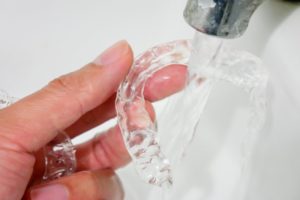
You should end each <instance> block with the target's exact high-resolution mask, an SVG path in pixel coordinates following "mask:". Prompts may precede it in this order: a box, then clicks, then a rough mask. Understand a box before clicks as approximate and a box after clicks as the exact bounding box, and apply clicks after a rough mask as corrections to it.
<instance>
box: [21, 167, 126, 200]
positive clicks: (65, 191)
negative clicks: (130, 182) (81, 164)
mask: <svg viewBox="0 0 300 200" xmlns="http://www.w3.org/2000/svg"><path fill="white" fill-rule="evenodd" d="M123 198H124V192H123V189H122V186H121V183H120V181H119V178H118V177H117V175H116V174H115V173H114V172H113V171H112V170H110V169H106V170H98V171H82V172H78V173H76V174H73V175H71V176H67V177H63V178H60V179H57V180H54V181H51V182H49V183H46V184H42V185H37V186H34V187H32V188H30V189H29V190H28V191H27V193H26V195H25V198H24V199H25V200H53V199H55V200H77V199H78V200H79V199H85V200H95V199H111V200H112V199H113V200H122V199H123Z"/></svg>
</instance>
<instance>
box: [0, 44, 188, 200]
mask: <svg viewBox="0 0 300 200" xmlns="http://www.w3.org/2000/svg"><path fill="white" fill-rule="evenodd" d="M132 62H133V53H132V50H131V48H130V46H129V44H128V43H127V42H126V41H120V42H118V43H116V44H115V45H113V46H112V47H110V48H109V49H107V50H106V51H105V52H103V53H102V54H101V55H100V56H98V57H97V58H96V59H95V60H94V61H93V62H91V63H89V64H87V65H86V66H84V67H83V68H81V69H79V70H77V71H74V72H72V73H70V74H67V75H63V76H61V77H59V78H57V79H54V80H53V81H51V82H50V83H49V84H48V85H47V86H45V87H44V88H42V89H41V90H39V91H37V92H36V93H34V94H31V95H29V96H27V97H25V98H24V99H21V100H20V101H18V102H16V103H15V104H13V105H11V106H9V107H7V108H5V109H2V110H0V197H1V199H2V200H18V199H32V200H40V199H43V200H48V199H49V200H50V199H51V200H53V199H55V200H67V199H68V200H77V199H85V200H98V199H107V200H118V199H123V198H124V192H123V190H122V185H121V182H120V180H119V178H118V177H117V175H116V174H115V173H114V170H115V169H118V168H120V167H123V166H125V165H126V164H127V163H129V162H130V156H129V155H128V153H127V150H126V148H125V146H124V143H123V139H122V136H121V133H120V129H119V127H118V125H115V126H114V127H112V128H111V129H109V130H107V131H105V132H103V133H102V134H99V135H98V136H96V137H95V138H93V139H92V140H91V141H88V142H86V143H84V144H81V145H78V146H76V151H77V153H76V157H77V165H78V168H77V171H76V173H74V174H72V175H70V176H67V177H63V178H60V179H57V180H54V181H50V182H43V183H41V182H40V180H41V175H42V174H43V170H44V169H43V160H42V159H41V151H40V150H41V148H42V147H43V146H44V145H46V144H47V143H48V142H49V141H51V140H52V139H53V138H54V137H55V136H56V135H57V134H59V132H61V131H64V132H66V133H67V134H68V135H69V136H70V137H71V138H74V137H76V136H78V135H80V134H82V133H83V132H85V131H87V130H89V129H91V128H93V127H96V126H98V125H100V124H101V123H104V122H105V121H107V120H109V119H111V118H114V117H115V115H116V112H115V107H114V103H115V94H116V91H117V88H118V86H119V84H120V83H121V81H122V80H123V79H124V78H125V76H126V74H127V73H128V71H129V70H130V67H131V65H132ZM186 77H187V70H186V67H185V66H179V65H177V66H176V65H173V66H169V67H166V68H164V69H163V70H160V71H158V72H156V73H155V74H154V75H153V76H152V77H151V78H150V79H149V80H148V81H147V83H146V86H145V94H144V95H145V98H146V109H147V110H148V112H149V113H150V115H151V117H152V119H154V118H155V113H154V109H153V107H152V104H151V102H153V101H157V100H160V99H163V98H165V97H167V96H169V95H171V94H174V93H176V92H178V91H179V90H181V89H182V88H183V87H184V86H185V83H186ZM135 120H136V121H137V122H138V121H139V119H138V116H136V119H135Z"/></svg>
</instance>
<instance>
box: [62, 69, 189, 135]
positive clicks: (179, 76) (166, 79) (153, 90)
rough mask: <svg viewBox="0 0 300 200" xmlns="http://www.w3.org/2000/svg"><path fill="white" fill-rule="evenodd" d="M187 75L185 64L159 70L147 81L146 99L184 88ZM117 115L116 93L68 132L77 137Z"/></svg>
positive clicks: (150, 99) (160, 97) (153, 99)
mask: <svg viewBox="0 0 300 200" xmlns="http://www.w3.org/2000/svg"><path fill="white" fill-rule="evenodd" d="M187 76H188V72H187V68H186V66H183V65H170V66H168V67H165V68H163V69H161V70H159V71H157V72H156V73H154V74H153V76H152V77H150V78H149V79H148V81H147V82H146V85H145V90H144V95H145V99H147V100H148V101H158V100H161V99H163V98H165V97H167V96H170V95H172V94H174V93H176V92H178V91H180V90H182V89H183V88H184V87H185V85H186V81H187ZM115 115H116V112H115V95H113V96H112V97H111V98H109V99H108V100H107V101H106V102H105V103H104V104H102V105H100V106H98V107H97V108H95V109H93V110H91V111H89V112H88V113H86V114H85V115H84V116H82V117H81V118H80V119H79V120H78V121H77V122H75V123H74V124H73V125H71V126H70V127H69V128H68V129H67V130H66V132H67V133H68V134H69V135H70V136H71V137H75V136H77V135H79V134H81V133H83V132H84V131H87V130H89V129H91V128H94V127H96V126H97V125H99V124H101V123H103V122H105V121H107V120H109V119H111V118H113V117H115Z"/></svg>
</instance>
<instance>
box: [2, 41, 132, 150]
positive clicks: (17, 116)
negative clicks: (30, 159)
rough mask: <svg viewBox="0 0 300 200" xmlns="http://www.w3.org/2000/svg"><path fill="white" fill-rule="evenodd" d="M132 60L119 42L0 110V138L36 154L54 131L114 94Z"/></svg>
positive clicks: (51, 136)
mask: <svg viewBox="0 0 300 200" xmlns="http://www.w3.org/2000/svg"><path fill="white" fill-rule="evenodd" d="M132 57H133V56H132V51H131V49H130V47H129V45H128V44H127V43H126V42H125V41H121V42H118V43H117V44H115V45H114V46H113V47H111V48H110V49H108V50H106V51H105V52H104V53H103V54H102V55H100V56H99V57H98V58H97V59H96V60H95V61H94V62H93V63H90V64H88V65H87V66H85V67H83V68H82V69H80V70H78V71H75V72H73V73H71V74H68V75H65V76H62V77H60V78H58V79H56V80H54V81H52V82H51V83H50V84H49V85H48V86H47V87H45V88H43V89H42V90H40V91H38V92H37V93H35V94H33V95H31V96H28V97H26V98H25V99H23V100H21V101H19V102H17V103H16V104H14V105H12V106H11V107H8V108H6V109H4V110H1V111H0V134H5V137H7V138H9V139H10V140H11V141H14V143H15V144H18V148H22V150H25V151H28V152H32V151H36V150H38V149H39V148H40V147H42V146H44V145H45V144H46V143H47V142H48V141H50V140H51V139H52V138H54V137H55V135H56V134H57V130H63V129H65V128H67V127H68V126H70V125H71V124H73V123H74V122H75V121H77V120H78V119H79V118H80V117H81V116H82V115H83V114H85V113H86V112H88V111H89V110H91V109H93V108H95V107H96V106H98V105H99V104H101V103H103V102H105V101H106V100H107V99H108V98H109V97H110V96H111V95H112V94H114V93H115V92H116V89H117V87H118V85H119V84H120V82H121V81H122V80H123V79H124V77H125V76H126V74H127V73H128V70H129V68H130V66H131V64H132V60H133V58H132ZM0 136H1V135H0ZM18 150H19V149H18Z"/></svg>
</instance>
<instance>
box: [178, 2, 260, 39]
mask: <svg viewBox="0 0 300 200" xmlns="http://www.w3.org/2000/svg"><path fill="white" fill-rule="evenodd" d="M262 1H263V0H188V2H187V5H186V8H185V10H184V18H185V20H186V21H187V23H188V24H190V25H191V26H192V27H194V28H195V29H196V30H197V31H201V32H203V33H206V34H209V35H214V36H218V37H222V38H236V37H239V36H241V35H242V34H243V33H244V32H245V30H246V29H247V27H248V23H249V21H250V18H251V16H252V14H253V12H254V11H255V10H256V8H257V7H258V6H259V5H260V4H261V3H262Z"/></svg>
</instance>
